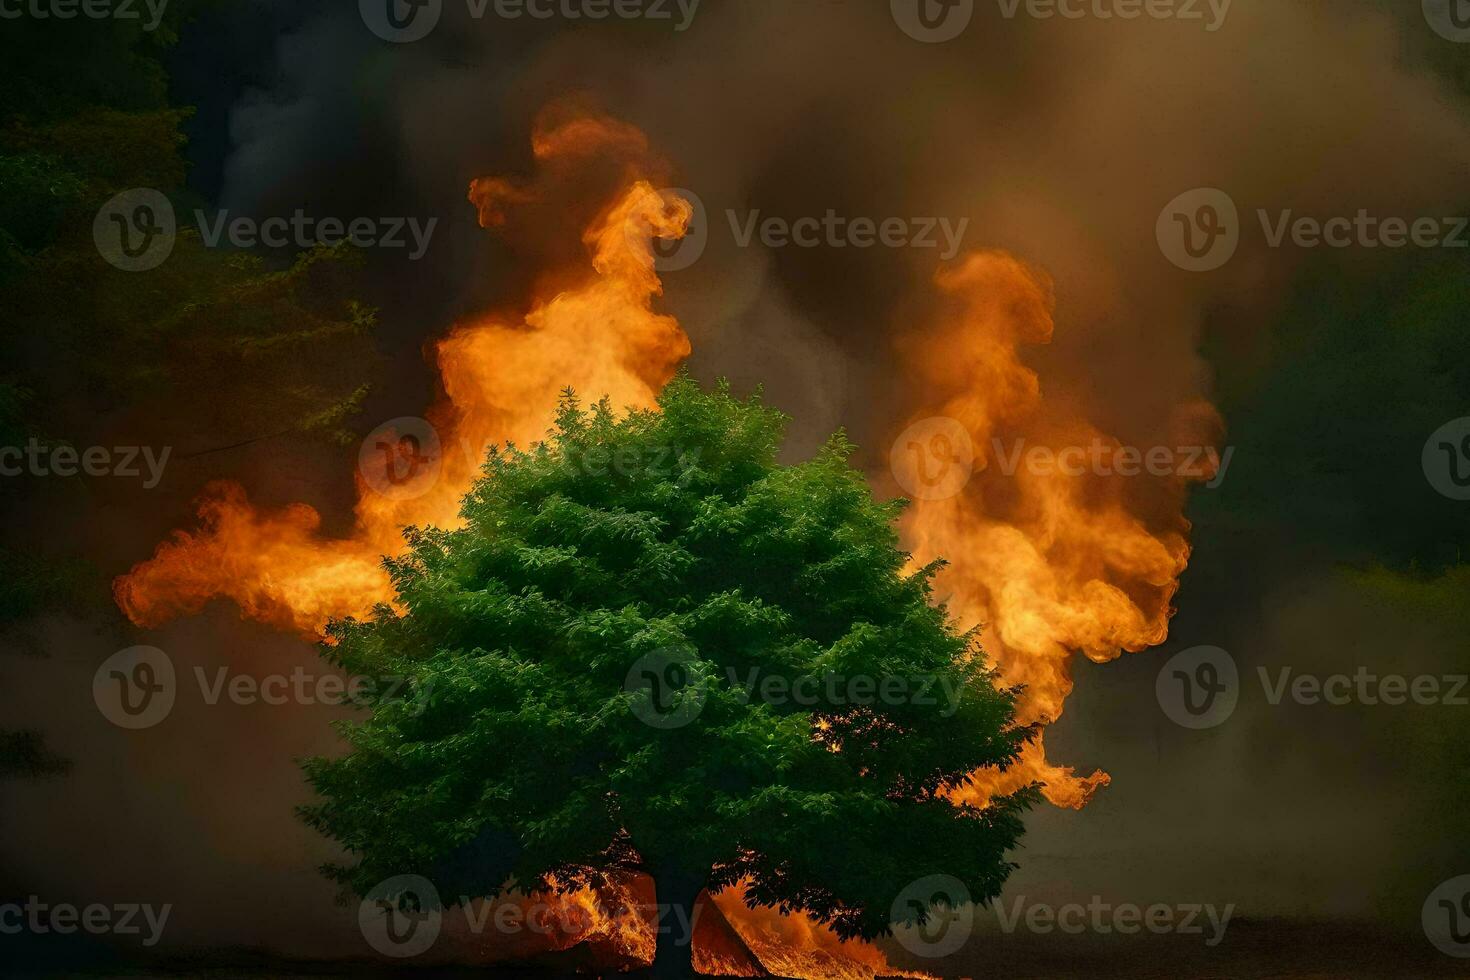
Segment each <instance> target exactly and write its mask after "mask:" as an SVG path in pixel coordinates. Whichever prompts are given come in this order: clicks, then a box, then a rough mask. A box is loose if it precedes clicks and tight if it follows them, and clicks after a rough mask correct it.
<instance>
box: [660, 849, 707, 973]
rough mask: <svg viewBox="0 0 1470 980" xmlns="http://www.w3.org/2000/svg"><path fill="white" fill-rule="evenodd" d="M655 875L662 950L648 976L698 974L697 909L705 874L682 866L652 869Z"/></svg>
mask: <svg viewBox="0 0 1470 980" xmlns="http://www.w3.org/2000/svg"><path fill="white" fill-rule="evenodd" d="M648 872H649V874H650V875H652V877H653V888H654V899H653V900H654V902H655V906H654V908H655V912H656V926H655V929H656V930H657V936H658V952H657V954H656V956H655V957H654V961H653V968H652V969H651V970H650V971H649V972H648V974H647V975H648V976H650V977H653V978H655V980H688V978H689V977H692V976H694V975H695V974H694V908H695V900H696V899H698V898H699V893H700V892H701V891H702V890H703V889H704V877H705V876H704V875H697V874H691V873H689V872H687V871H685V870H683V869H682V868H676V867H659V868H650V869H648Z"/></svg>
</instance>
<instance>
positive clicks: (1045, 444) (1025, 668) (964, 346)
mask: <svg viewBox="0 0 1470 980" xmlns="http://www.w3.org/2000/svg"><path fill="white" fill-rule="evenodd" d="M936 281H937V283H938V286H939V288H940V290H941V292H942V293H943V295H944V297H945V299H946V301H947V303H948V306H947V307H946V310H945V313H944V315H942V316H941V317H940V321H939V322H938V323H937V324H935V325H933V326H932V327H930V328H927V329H923V330H920V331H917V332H914V333H912V334H910V335H908V336H906V337H904V338H903V339H902V341H901V344H900V346H901V348H902V353H903V356H904V364H905V367H906V369H907V371H908V376H909V381H910V383H909V384H907V385H906V387H905V389H904V390H905V391H907V392H912V393H914V394H917V395H919V396H921V397H920V399H919V400H918V401H917V403H916V404H915V405H914V407H913V409H912V411H911V412H910V414H909V422H910V423H911V426H910V428H909V429H908V430H907V434H906V435H905V436H900V438H899V440H898V443H896V444H895V447H894V454H893V458H892V461H893V466H894V474H895V476H896V477H897V478H898V480H899V482H900V483H902V484H904V486H905V487H906V488H910V489H913V488H917V490H918V492H916V493H915V494H914V496H916V497H917V499H916V500H915V501H914V503H913V505H912V506H911V507H910V508H909V510H908V511H907V512H906V514H905V515H904V519H903V524H902V529H903V534H904V537H905V540H906V542H907V543H908V546H909V548H910V550H911V551H912V552H913V554H914V556H915V562H916V563H919V564H922V563H924V562H927V561H930V560H932V559H934V558H937V557H941V556H942V557H945V558H948V559H950V560H951V562H952V564H950V565H949V566H947V567H946V568H945V569H944V570H943V571H942V572H941V573H940V575H939V576H938V579H937V583H936V584H937V588H938V591H939V592H940V594H946V593H948V599H947V601H948V603H949V607H950V609H951V611H952V612H953V613H954V614H955V616H956V618H957V619H958V620H959V621H960V623H961V624H963V625H966V626H971V625H975V624H977V623H980V624H984V626H985V634H984V640H983V642H984V646H985V649H986V652H987V654H988V655H989V657H990V660H991V662H992V663H993V664H994V665H995V667H996V669H997V671H998V673H999V676H1000V680H1001V682H1002V683H1004V684H1005V685H1007V686H1011V685H1020V684H1024V685H1025V686H1026V689H1025V692H1024V694H1023V696H1022V698H1021V701H1020V703H1019V705H1018V712H1017V722H1018V723H1019V724H1023V725H1030V724H1036V725H1039V726H1040V725H1048V724H1050V723H1052V722H1054V721H1056V719H1057V718H1059V717H1060V716H1061V714H1062V709H1063V704H1064V702H1065V701H1066V699H1067V696H1068V695H1069V694H1070V693H1071V691H1072V677H1071V669H1070V662H1071V657H1072V655H1073V653H1075V652H1077V651H1080V652H1082V653H1083V654H1085V655H1086V656H1087V657H1088V658H1090V659H1091V660H1093V661H1096V662H1098V663H1102V662H1106V661H1109V660H1112V659H1115V658H1116V657H1118V656H1119V655H1120V654H1121V653H1122V652H1123V651H1124V650H1127V651H1139V650H1144V649H1146V648H1148V647H1151V646H1154V645H1156V644H1158V643H1161V642H1163V640H1164V639H1165V637H1166V636H1167V634H1168V626H1169V618H1170V616H1172V615H1173V608H1172V606H1171V600H1172V599H1173V597H1174V593H1175V592H1176V590H1177V589H1178V587H1179V576H1180V575H1181V573H1183V571H1184V568H1185V565H1186V564H1187V562H1188V559H1189V545H1188V543H1187V541H1186V537H1185V535H1186V533H1187V531H1188V528H1189V525H1188V522H1187V521H1185V520H1184V518H1183V515H1182V507H1183V498H1184V489H1185V486H1186V484H1187V482H1188V481H1189V480H1192V479H1201V478H1204V479H1208V478H1209V477H1210V476H1211V475H1212V474H1209V473H1189V474H1177V475H1176V476H1174V477H1171V478H1169V479H1168V480H1167V481H1166V482H1167V484H1168V485H1167V486H1166V487H1165V488H1164V492H1162V493H1155V494H1154V499H1152V500H1150V501H1149V503H1150V504H1152V505H1153V509H1154V510H1155V511H1156V513H1153V514H1150V515H1145V514H1143V513H1142V511H1143V510H1144V509H1145V506H1144V503H1143V502H1142V501H1143V500H1144V497H1143V495H1142V494H1140V493H1137V492H1136V485H1137V483H1138V481H1136V480H1130V479H1128V478H1126V477H1120V476H1118V475H1116V468H1115V467H1107V468H1106V469H1104V468H1103V467H1098V472H1089V473H1081V472H1079V468H1078V467H1076V466H1072V467H1071V468H1070V473H1069V471H1067V470H1063V469H1062V468H1060V467H1046V468H1040V467H1037V468H1032V467H1028V466H1026V465H1017V463H1018V462H1019V461H1020V457H1019V456H1018V455H1016V452H1017V449H1018V447H1019V449H1020V451H1023V452H1029V451H1030V450H1031V449H1032V448H1034V447H1042V448H1043V449H1045V450H1047V451H1049V452H1051V453H1057V452H1059V451H1061V450H1063V449H1066V448H1067V447H1090V446H1098V445H1100V446H1101V447H1102V448H1103V453H1102V454H1101V455H1102V456H1103V458H1105V459H1109V458H1111V457H1112V456H1114V455H1116V453H1117V452H1118V450H1120V449H1121V447H1120V446H1119V444H1118V443H1117V440H1115V439H1112V438H1110V437H1108V436H1106V435H1105V434H1104V433H1102V432H1100V431H1099V430H1098V429H1096V428H1095V427H1094V426H1093V425H1092V424H1091V423H1089V422H1088V421H1086V420H1085V419H1083V418H1082V417H1081V416H1080V413H1077V412H1076V411H1075V410H1073V409H1071V408H1070V406H1068V405H1067V404H1066V403H1065V402H1064V401H1061V400H1053V401H1048V399H1047V398H1045V397H1044V396H1043V394H1042V389H1041V383H1040V380H1039V378H1038V376H1037V374H1036V372H1035V371H1033V370H1031V369H1030V368H1028V367H1027V366H1025V365H1024V364H1023V363H1022V362H1021V358H1020V348H1021V346H1022V345H1023V344H1046V343H1049V342H1050V341H1051V337H1052V328H1053V322H1052V311H1053V306H1054V304H1053V299H1052V292H1051V284H1050V281H1049V280H1048V279H1047V278H1046V277H1045V276H1044V275H1043V274H1041V273H1039V272H1037V271H1035V270H1033V269H1031V268H1029V267H1027V266H1026V265H1025V264H1024V263H1022V262H1020V261H1019V260H1017V259H1015V258H1014V257H1012V256H1010V255H1007V254H1005V253H1002V252H994V251H989V252H978V253H974V254H972V255H969V256H967V257H966V258H965V259H963V260H962V261H960V262H959V263H957V264H956V265H954V266H952V267H950V268H947V269H945V270H942V271H941V272H940V273H939V275H938V276H937V280H936ZM1214 420H1215V416H1214V413H1213V410H1210V409H1208V408H1207V407H1203V408H1202V407H1198V406H1194V407H1191V409H1190V412H1189V413H1186V415H1185V416H1181V420H1180V421H1181V424H1182V425H1187V426H1189V427H1191V428H1195V429H1200V428H1203V427H1206V426H1209V425H1211V424H1212V423H1213V422H1214ZM956 443H965V445H956ZM1197 444H1200V445H1203V444H1204V443H1197ZM1052 458H1056V457H1052ZM936 466H937V467H938V469H937V470H936V468H935V467H936ZM970 467H973V470H974V471H975V472H974V473H973V475H970V469H969V468H970ZM1007 470H1011V472H1009V473H1008V472H1006V471H1007ZM1100 474H1101V475H1100ZM930 489H932V491H933V492H926V490H930ZM1155 489H1157V488H1155ZM1160 500H1162V504H1160ZM1109 778H1110V777H1109V776H1108V775H1107V774H1106V773H1104V772H1100V771H1099V772H1094V773H1093V774H1091V775H1089V776H1085V777H1084V776H1079V775H1077V774H1076V773H1075V772H1074V771H1073V770H1072V769H1070V768H1065V767H1060V766H1056V765H1053V764H1051V763H1049V762H1048V761H1047V760H1046V753H1045V749H1044V747H1043V743H1042V740H1041V738H1040V736H1039V735H1038V737H1037V739H1036V741H1035V742H1033V743H1032V744H1031V745H1030V746H1029V747H1028V748H1027V749H1026V751H1025V752H1024V754H1023V755H1022V757H1021V758H1020V759H1019V760H1018V761H1017V763H1016V764H1015V765H1013V766H1012V767H1010V768H1009V769H1008V770H1007V771H1005V772H995V771H986V772H982V773H977V774H976V780H977V781H976V784H975V785H973V786H972V787H970V788H969V789H967V790H966V791H965V792H963V793H961V794H959V795H960V796H961V797H962V798H964V799H966V800H968V801H970V802H976V803H979V802H983V801H984V800H986V799H989V798H990V797H992V796H995V795H1000V794H1004V793H1008V792H1013V791H1014V790H1016V789H1019V788H1021V787H1022V786H1025V785H1027V784H1029V783H1032V782H1041V783H1044V784H1045V785H1044V789H1043V792H1044V794H1045V796H1046V798H1047V800H1048V801H1049V802H1051V803H1053V804H1055V805H1057V806H1062V807H1071V808H1074V809H1080V808H1081V807H1082V806H1084V805H1085V804H1086V803H1087V801H1088V800H1089V799H1090V798H1091V797H1092V795H1093V794H1094V793H1095V792H1096V791H1097V790H1098V789H1099V788H1101V787H1102V786H1105V785H1107V783H1108V782H1109Z"/></svg>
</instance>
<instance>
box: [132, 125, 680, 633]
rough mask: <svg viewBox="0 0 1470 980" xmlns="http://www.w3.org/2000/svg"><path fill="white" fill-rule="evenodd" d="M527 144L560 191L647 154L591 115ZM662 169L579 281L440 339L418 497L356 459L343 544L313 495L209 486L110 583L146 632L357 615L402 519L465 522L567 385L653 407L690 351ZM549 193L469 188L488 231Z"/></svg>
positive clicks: (620, 208) (638, 183)
mask: <svg viewBox="0 0 1470 980" xmlns="http://www.w3.org/2000/svg"><path fill="white" fill-rule="evenodd" d="M533 146H534V150H535V153H536V156H537V158H538V159H539V160H541V161H543V163H545V164H546V165H547V166H548V168H549V169H550V171H551V173H552V175H553V176H552V178H551V179H550V181H548V182H549V183H550V184H552V185H553V186H552V187H551V188H549V190H550V191H552V192H554V191H556V190H558V189H560V188H559V187H557V186H556V185H558V184H564V183H566V182H567V180H568V178H569V176H571V175H570V174H568V173H567V172H566V170H567V167H568V166H572V165H574V164H575V160H576V158H579V157H585V156H587V155H590V154H595V153H597V152H598V151H599V150H602V151H605V152H607V153H610V154H623V155H626V154H632V155H634V156H638V155H640V154H643V153H645V152H646V147H645V141H644V140H643V137H642V134H641V133H638V132H637V130H634V129H633V128H632V127H629V126H626V125H624V124H622V123H618V122H616V121H613V120H606V119H600V118H587V117H574V118H572V119H569V120H566V121H562V122H559V123H557V124H555V125H548V126H545V127H543V128H542V129H538V131H537V133H536V135H535V138H534V143H533ZM566 158H571V159H570V160H568V159H566ZM654 166H655V162H653V161H648V162H647V163H646V166H640V165H639V162H638V161H633V160H630V161H629V162H628V168H627V173H626V177H625V180H624V182H623V183H622V186H620V187H619V188H618V190H617V193H616V196H615V198H614V200H613V202H612V204H611V205H609V206H607V207H605V208H604V210H603V212H602V213H601V214H600V215H599V216H598V217H597V218H596V219H595V220H594V221H593V223H592V224H591V226H590V227H589V228H588V230H587V231H586V233H585V235H584V236H583V242H584V244H585V246H586V249H587V253H588V258H589V259H590V269H583V270H582V271H581V272H580V273H579V274H576V275H575V276H574V275H573V270H561V278H562V279H563V280H567V279H574V280H575V281H573V282H571V283H570V285H567V286H566V288H562V289H558V290H557V291H556V292H554V293H552V294H550V295H547V296H544V297H542V298H539V299H537V300H535V301H534V302H533V303H532V304H531V305H530V308H529V310H528V311H527V312H525V313H524V314H523V315H514V314H492V315H490V316H487V317H485V318H483V319H480V320H476V321H473V322H470V323H466V324H461V325H458V326H456V327H455V328H454V329H453V330H452V331H451V332H450V333H449V335H448V336H447V337H445V338H443V339H442V340H440V341H439V343H438V348H437V354H438V365H439V371H440V376H441V379H442V383H443V389H444V394H443V397H442V398H441V399H440V401H439V403H438V404H436V405H435V406H434V407H433V408H432V409H431V410H430V411H429V416H428V417H429V421H430V422H431V423H432V425H433V430H434V433H435V434H436V435H437V438H438V441H439V443H440V446H441V452H440V455H439V457H438V458H436V459H435V460H434V466H435V469H434V471H433V474H432V478H430V479H426V480H423V481H421V483H422V485H421V486H420V485H417V484H416V485H414V487H413V488H412V491H411V492H407V493H384V492H379V491H378V490H377V489H375V487H374V481H373V480H371V479H369V477H370V476H375V475H379V474H370V473H367V472H365V471H364V470H363V469H361V468H360V470H359V473H358V476H357V484H358V503H357V520H356V525H355V528H354V532H353V534H352V536H351V537H349V538H346V539H337V540H333V539H329V538H325V537H323V536H322V535H321V534H320V533H319V531H320V525H321V517H320V515H319V514H318V513H317V512H316V510H315V509H313V508H312V507H310V506H307V505H306V504H294V505H292V506H290V507H287V508H286V509H284V510H282V511H280V512H279V513H273V514H267V513H261V512H259V511H257V510H256V509H255V508H254V507H252V506H251V504H250V503H249V501H248V499H247V498H246V495H245V491H244V490H243V489H242V488H241V487H240V486H239V485H238V484H235V483H218V484H214V485H212V486H210V487H208V488H206V490H205V492H204V495H203V498H202V500H201V502H200V504H199V514H200V518H201V520H202V523H203V528H202V529H201V530H200V531H198V532H193V533H190V532H185V531H179V532H175V534H174V535H173V537H172V538H171V539H170V540H169V541H167V542H165V543H163V544H161V545H160V546H159V547H158V549H157V551H156V553H155V554H154V556H153V557H152V558H151V559H149V560H148V561H144V562H142V563H140V564H138V565H137V566H135V567H134V568H133V569H132V571H130V572H129V573H128V574H126V575H123V576H121V577H120V578H119V579H118V580H117V582H116V583H115V585H114V593H115V596H116V599H117V602H118V605H119V606H120V607H121V608H122V610H123V611H124V612H125V613H126V614H127V615H128V617H129V618H130V619H132V621H133V622H134V623H137V624H138V625H139V626H145V627H157V626H161V625H162V624H164V623H166V622H168V621H170V620H172V619H174V618H176V617H178V616H182V615H189V614H193V613H197V612H198V611H199V610H200V609H202V608H203V606H204V605H205V604H206V603H207V602H208V601H209V600H210V599H213V598H215V597H223V598H228V599H231V600H233V601H234V602H235V603H236V604H237V605H238V606H239V607H240V610H241V612H242V614H243V615H245V616H246V617H248V618H251V619H257V620H260V621H262V622H265V623H269V624H271V625H273V626H277V627H280V628H284V629H291V630H295V631H297V632H299V633H301V634H303V635H306V636H308V637H313V638H314V637H316V636H317V635H318V634H319V632H320V630H321V629H322V627H323V626H324V625H325V624H326V622H327V621H328V620H329V619H330V618H332V617H333V616H358V617H363V616H366V615H368V614H369V613H370V612H371V610H372V608H373V606H374V605H375V604H376V603H380V602H389V601H391V600H392V598H393V591H392V588H391V586H390V584H389V581H388V576H387V574H386V573H385V572H384V571H383V570H382V568H381V567H380V559H381V556H382V555H384V554H394V553H396V552H398V551H399V550H401V547H402V539H401V537H400V530H401V528H403V527H405V526H407V525H419V526H424V525H434V526H437V527H447V528H452V527H457V526H459V524H460V517H459V503H460V500H461V498H462V497H463V496H464V494H465V492H466V491H468V490H469V488H470V486H471V485H472V484H473V482H474V479H475V477H476V476H477V475H478V473H479V467H480V465H481V463H482V462H483V461H484V456H485V452H486V450H487V449H488V448H489V447H491V446H493V445H497V444H500V443H503V442H506V441H512V442H518V443H521V444H525V443H529V442H532V441H534V440H536V439H539V438H540V437H541V436H542V435H543V434H544V433H545V431H546V428H547V424H548V420H549V419H550V418H551V416H552V414H553V410H554V409H555V406H556V401H557V398H558V397H559V394H560V392H561V390H562V389H563V388H565V387H566V386H568V385H570V386H571V387H573V388H575V389H576V390H577V392H578V393H579V394H580V395H582V396H583V397H590V398H593V399H595V398H598V397H601V396H603V395H607V396H608V397H609V398H610V399H611V400H612V403H613V405H614V406H615V407H619V408H623V407H635V408H649V407H652V406H653V405H654V404H655V399H656V396H657V393H658V391H659V390H660V389H661V388H662V387H663V386H664V384H665V383H667V382H668V380H669V379H670V378H672V377H673V375H674V371H675V370H676V369H677V367H678V364H679V362H680V361H682V360H683V359H684V358H685V357H687V356H688V354H689V350H690V347H689V339H688V337H687V336H685V334H684V332H683V330H682V329H680V327H679V324H678V323H677V322H676V321H675V320H674V319H673V318H672V317H669V316H665V315H662V314H658V313H655V312H653V309H652V302H653V298H654V297H655V296H657V295H659V294H660V293H661V292H662V286H661V284H660V283H659V280H658V277H657V275H656V274H655V272H654V267H653V252H652V246H651V241H652V239H653V238H655V237H659V238H679V237H681V236H682V235H683V233H684V229H685V227H686V226H687V224H688V222H689V219H690V217H691V216H692V213H693V209H692V207H691V206H690V205H689V204H688V202H685V201H683V200H665V198H664V197H663V196H662V195H661V194H660V193H659V192H658V191H656V190H655V189H654V187H653V185H652V184H650V183H649V181H648V180H647V179H645V178H644V177H643V176H642V175H641V174H642V172H643V171H644V170H651V169H652V168H653V167H654ZM547 192H548V189H547V188H542V187H535V186H533V187H530V188H524V189H522V188H517V187H515V186H514V185H512V184H511V183H509V182H507V181H503V180H488V179H487V180H477V181H475V182H474V183H473V184H471V187H470V199H471V201H473V202H474V203H475V204H476V205H477V206H478V207H479V209H480V215H481V222H482V224H486V225H488V224H494V223H498V222H502V221H504V220H505V215H504V212H503V211H501V210H499V209H501V208H502V207H504V206H505V205H507V204H517V203H519V204H526V203H530V202H535V201H539V200H541V198H542V196H543V195H544V194H545V193H547Z"/></svg>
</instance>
